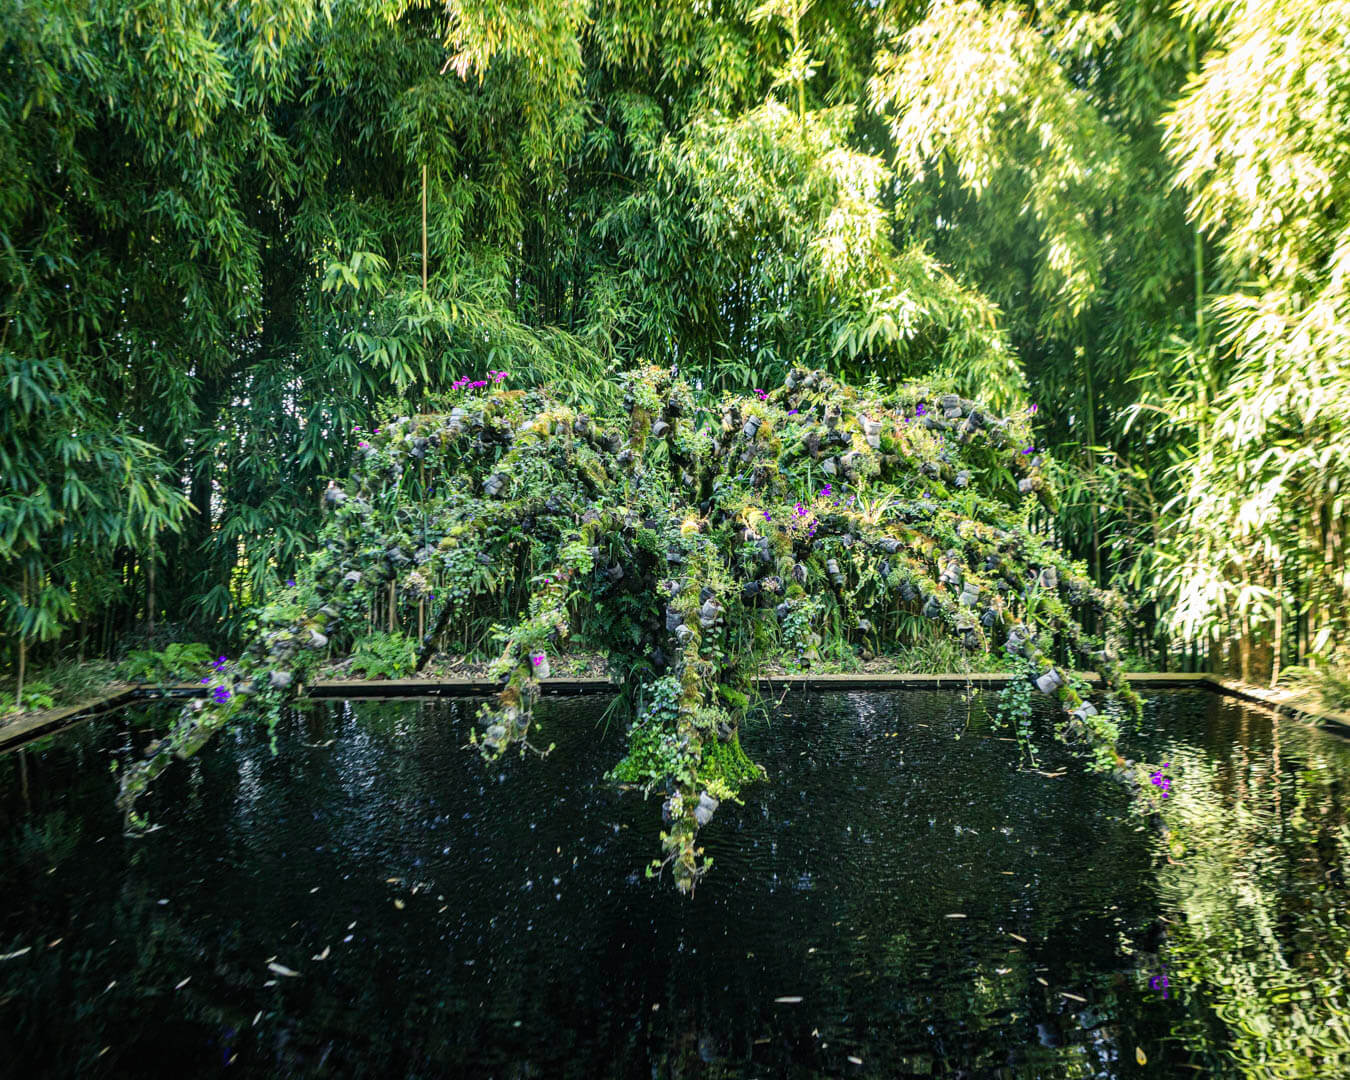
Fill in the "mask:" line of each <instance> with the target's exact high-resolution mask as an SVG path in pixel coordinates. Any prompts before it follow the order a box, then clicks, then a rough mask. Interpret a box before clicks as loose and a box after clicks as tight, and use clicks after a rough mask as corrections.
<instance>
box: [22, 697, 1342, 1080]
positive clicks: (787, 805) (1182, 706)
mask: <svg viewBox="0 0 1350 1080" xmlns="http://www.w3.org/2000/svg"><path fill="white" fill-rule="evenodd" d="M605 704H606V703H605V701H603V700H597V699H594V698H569V699H557V698H553V699H545V700H544V701H543V702H541V705H540V709H539V714H538V715H539V719H540V720H541V721H542V723H543V724H544V725H545V735H544V736H543V737H544V738H545V739H548V740H555V741H556V742H557V744H558V746H557V749H556V750H555V751H554V753H553V755H552V756H551V757H550V758H549V759H548V760H543V761H541V760H538V759H535V758H533V757H531V758H529V759H527V760H524V761H520V760H516V759H514V758H511V759H509V760H508V761H507V762H506V763H505V765H504V767H503V766H497V767H492V768H485V767H484V765H483V764H482V763H481V762H480V760H479V759H478V758H477V757H476V756H475V755H473V754H472V753H470V752H468V751H466V750H465V749H464V748H463V747H464V744H465V743H466V741H467V735H468V730H469V727H470V725H471V724H472V722H473V715H474V712H475V710H476V705H477V703H476V702H472V701H394V702H343V703H313V704H310V705H308V706H306V707H305V708H304V709H303V710H300V711H297V712H295V713H292V714H288V715H287V717H286V718H285V719H284V721H283V723H282V724H281V726H280V727H279V728H278V732H277V743H278V750H279V754H278V755H277V756H275V757H273V756H272V755H271V754H270V753H269V750H268V741H267V735H266V732H265V731H263V730H244V731H240V732H233V733H228V734H225V735H222V736H220V737H218V738H217V740H216V741H215V742H214V743H213V744H212V745H211V746H209V747H208V748H207V749H206V750H204V751H203V752H202V753H201V755H200V756H199V757H198V758H196V759H194V760H193V761H191V762H190V763H183V764H175V765H174V766H173V768H171V769H170V770H169V771H168V772H166V773H165V774H164V775H163V776H162V777H161V778H160V779H159V781H157V783H156V784H155V785H154V787H153V788H152V789H151V791H150V793H149V794H148V795H147V796H146V798H145V799H144V800H143V803H142V807H143V809H145V810H146V811H148V813H149V815H150V818H151V820H152V821H153V822H155V823H156V825H157V826H158V827H157V828H156V830H155V831H153V832H151V833H150V834H149V835H147V836H144V837H141V838H129V837H125V836H124V835H123V833H122V829H121V823H120V818H119V817H118V815H117V813H116V811H115V809H114V807H113V798H114V795H115V791H116V786H115V779H114V777H113V776H112V774H111V772H110V763H111V761H112V760H114V759H120V760H123V761H127V760H130V759H131V758H132V756H133V755H134V754H135V753H136V752H137V750H138V748H140V747H142V746H143V745H144V744H145V743H146V742H147V741H148V740H149V739H150V738H151V737H152V735H153V731H154V728H155V726H156V724H161V725H162V723H163V722H164V720H165V718H166V716H167V715H168V713H167V707H166V706H157V707H150V708H146V707H141V708H138V709H135V710H131V711H128V712H126V713H123V714H120V715H118V716H115V717H110V718H103V719H100V720H97V721H93V722H90V723H88V724H85V725H82V726H80V727H78V728H75V729H73V730H71V731H69V732H66V733H63V734H60V735H57V736H52V737H49V738H47V739H45V740H43V741H42V742H41V743H39V744H36V745H34V746H30V747H29V748H27V749H26V750H24V751H23V752H22V753H19V752H12V753H9V754H7V755H4V756H0V958H3V959H0V1062H2V1063H4V1065H3V1067H0V1073H4V1075H7V1076H8V1075H13V1076H23V1077H67V1076H76V1075H78V1076H81V1077H104V1076H107V1077H115V1076H128V1077H130V1076H136V1077H143V1076H158V1075H164V1076H176V1077H196V1076H217V1075H255V1076H299V1077H308V1076H320V1075H322V1076H328V1077H348V1076H350V1077H356V1076H408V1077H433V1076H434V1077H446V1076H463V1077H498V1078H524V1077H554V1076H559V1077H587V1078H591V1077H643V1078H649V1077H654V1078H666V1077H672V1078H673V1077H719V1078H731V1077H735V1078H741V1077H744V1078H747V1080H748V1078H752V1077H817V1076H819V1077H906V1076H935V1077H986V1076H987V1077H1019V1078H1020V1077H1045V1078H1060V1077H1088V1076H1092V1077H1131V1076H1146V1075H1147V1076H1158V1075H1167V1076H1187V1075H1195V1076H1220V1077H1227V1076H1232V1077H1256V1076H1310V1077H1312V1076H1322V1077H1326V1076H1334V1075H1350V1050H1347V1046H1350V1039H1347V1034H1346V1028H1345V1027H1344V1026H1343V1017H1344V1014H1345V1011H1346V1003H1347V998H1346V975H1345V969H1346V967H1347V959H1350V952H1348V951H1347V947H1348V946H1350V940H1348V939H1347V936H1348V935H1350V930H1347V929H1346V928H1347V927H1350V918H1348V917H1347V916H1350V904H1347V897H1346V892H1345V885H1344V876H1343V875H1344V873H1345V871H1346V869H1347V868H1348V867H1347V862H1348V861H1350V827H1348V826H1347V821H1346V815H1345V792H1346V790H1347V788H1346V786H1345V782H1346V780H1348V779H1350V744H1347V743H1346V742H1345V741H1343V740H1341V739H1339V738H1337V737H1335V736H1332V735H1329V734H1327V733H1323V732H1318V731H1315V730H1311V729H1308V728H1305V727H1302V726H1300V725H1297V724H1294V723H1292V722H1288V721H1281V722H1278V723H1273V722H1272V721H1271V720H1270V719H1269V718H1268V717H1267V716H1265V715H1264V714H1262V713H1259V712H1256V711H1253V710H1251V709H1249V708H1247V707H1244V706H1241V705H1238V704H1235V703H1232V702H1230V701H1228V700H1225V699H1222V698H1220V697H1218V696H1217V695H1214V694H1211V693H1208V692H1195V691H1185V692H1171V691H1163V692H1157V693H1154V694H1153V695H1152V696H1151V697H1150V698H1149V700H1148V704H1147V709H1146V713H1145V718H1144V721H1143V722H1142V723H1141V724H1140V725H1139V727H1138V730H1130V731H1129V733H1128V735H1127V738H1126V744H1127V745H1126V752H1127V753H1128V754H1135V755H1138V756H1140V757H1141V758H1144V759H1148V760H1153V761H1158V762H1161V761H1167V762H1170V765H1169V767H1168V770H1167V772H1168V774H1169V775H1170V777H1171V780H1172V784H1171V786H1170V790H1169V796H1168V799H1167V800H1166V802H1165V803H1164V808H1165V816H1166V818H1167V820H1168V823H1169V825H1170V826H1171V829H1172V832H1171V835H1170V837H1168V838H1164V837H1162V836H1160V835H1159V834H1158V833H1157V832H1156V831H1155V830H1153V829H1150V828H1146V827H1145V826H1144V825H1143V823H1142V822H1141V820H1140V818H1139V817H1138V815H1135V814H1132V813H1131V812H1130V809H1129V805H1130V802H1129V801H1130V796H1129V794H1128V793H1127V791H1126V790H1125V789H1124V788H1123V787H1122V786H1121V785H1120V784H1119V783H1118V782H1116V781H1113V780H1111V779H1105V778H1099V777H1094V776H1091V775H1089V774H1087V773H1086V772H1085V771H1084V769H1083V768H1082V766H1081V764H1080V763H1079V762H1078V761H1077V760H1076V759H1075V758H1073V757H1072V756H1071V755H1070V754H1069V753H1068V752H1067V751H1064V750H1063V749H1062V748H1059V747H1058V746H1057V745H1056V744H1054V743H1053V742H1052V741H1051V739H1050V738H1049V736H1048V734H1045V733H1044V732H1042V735H1041V737H1040V738H1039V739H1038V743H1037V745H1038V754H1037V763H1038V764H1037V768H1036V769H1034V770H1033V769H1031V768H1020V769H1019V767H1018V765H1019V754H1020V748H1019V746H1018V744H1017V743H1016V742H1015V741H1010V740H1009V739H1008V737H1007V736H1008V734H1009V733H1008V732H1006V731H1001V730H995V728H994V725H993V724H992V722H991V720H990V714H991V713H992V711H993V709H992V704H993V694H992V693H986V694H984V695H982V696H979V697H977V698H976V699H975V700H972V701H967V700H965V696H964V695H963V694H960V693H948V692H925V691H909V692H886V693H831V694H819V695H817V694H800V693H798V694H792V695H790V696H788V697H787V698H786V699H785V700H784V701H783V703H782V704H781V705H780V706H778V707H777V708H775V709H773V710H772V711H771V719H770V720H769V721H761V722H759V723H758V724H757V725H755V726H753V727H751V728H750V729H749V730H748V731H747V732H746V735H745V740H744V741H745V743H746V746H747V749H749V750H750V752H751V754H752V756H754V757H755V758H756V760H758V761H760V762H761V763H762V764H763V765H764V766H765V767H766V768H767V770H768V772H769V776H770V781H769V782H768V783H766V784H762V785H759V786H756V787H753V788H749V789H747V790H746V792H745V793H744V794H745V805H744V806H735V805H733V804H730V803H724V804H723V806H722V808H721V809H720V810H719V811H718V813H717V816H716V818H715V819H714V820H713V822H712V824H711V825H710V826H709V827H708V828H707V829H705V830H704V831H703V832H702V833H701V834H700V838H701V840H702V842H704V843H705V845H706V847H707V850H708V852H709V854H711V855H712V856H713V857H714V864H713V868H712V871H711V872H710V874H709V876H708V878H707V879H706V881H704V882H703V883H702V884H701V885H700V886H699V888H698V890H697V893H696V894H695V895H694V897H693V898H692V899H684V898H681V897H680V896H678V895H677V894H676V892H675V890H674V888H673V887H672V886H671V883H670V881H669V878H668V877H667V878H666V879H665V880H663V881H660V882H654V881H649V880H647V879H646V878H645V877H644V875H643V873H642V868H643V867H644V865H645V864H646V863H647V862H648V861H649V860H650V859H651V857H652V856H653V855H654V854H656V853H657V851H658V848H659V845H658V840H657V832H658V831H659V828H660V804H659V798H658V797H655V796H653V797H652V798H650V799H648V800H646V801H645V802H644V800H643V798H642V796H641V794H640V793H638V792H631V791H630V792H623V791H619V790H617V789H616V788H615V787H614V786H612V785H609V784H606V783H605V782H604V781H603V772H604V770H605V769H606V768H607V767H608V766H609V765H611V764H612V763H613V761H614V760H616V759H617V757H618V756H619V751H618V745H617V744H618V739H617V737H616V736H617V732H616V731H613V730H611V731H609V732H608V734H606V733H605V731H604V728H603V725H602V723H601V720H602V714H603V712H604V709H605ZM1041 720H1042V727H1045V726H1047V723H1048V722H1047V720H1046V718H1044V717H1042V718H1041ZM1061 771H1062V773H1061ZM15 954H17V955H15ZM1141 1052H1142V1055H1143V1057H1144V1059H1145V1060H1146V1061H1147V1063H1148V1064H1147V1065H1145V1066H1141V1065H1140V1064H1139V1063H1138V1061H1137V1055H1138V1054H1140V1053H1141ZM6 1070H8V1071H6Z"/></svg>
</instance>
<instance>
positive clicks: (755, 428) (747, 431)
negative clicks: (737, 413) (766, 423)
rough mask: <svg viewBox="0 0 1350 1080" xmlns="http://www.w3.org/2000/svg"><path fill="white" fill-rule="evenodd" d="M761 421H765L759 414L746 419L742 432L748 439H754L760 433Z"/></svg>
mask: <svg viewBox="0 0 1350 1080" xmlns="http://www.w3.org/2000/svg"><path fill="white" fill-rule="evenodd" d="M761 423H763V421H762V420H760V418H759V417H758V416H752V417H750V418H749V419H747V420H746V421H745V424H744V425H743V426H742V427H741V434H742V435H744V436H745V437H746V438H747V439H753V438H754V437H755V436H756V435H758V434H759V427H760V424H761Z"/></svg>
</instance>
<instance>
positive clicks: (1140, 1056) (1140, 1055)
mask: <svg viewBox="0 0 1350 1080" xmlns="http://www.w3.org/2000/svg"><path fill="white" fill-rule="evenodd" d="M1134 1060H1135V1061H1137V1062H1139V1064H1140V1065H1147V1064H1148V1055H1147V1054H1145V1053H1144V1048H1143V1047H1142V1046H1136V1047H1135V1048H1134Z"/></svg>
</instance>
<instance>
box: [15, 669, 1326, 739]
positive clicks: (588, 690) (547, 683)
mask: <svg viewBox="0 0 1350 1080" xmlns="http://www.w3.org/2000/svg"><path fill="white" fill-rule="evenodd" d="M1079 674H1080V675H1081V676H1082V677H1083V678H1084V679H1086V680H1087V681H1088V682H1089V683H1099V682H1100V681H1101V680H1100V677H1099V676H1097V675H1095V674H1093V673H1090V672H1080V673H1079ZM1125 677H1126V678H1127V679H1128V680H1129V681H1130V682H1131V683H1132V684H1134V685H1137V686H1141V687H1157V688H1165V687H1186V686H1207V687H1209V688H1211V689H1213V690H1215V691H1217V692H1218V693H1221V694H1224V695H1226V696H1228V697H1235V698H1238V699H1240V700H1243V701H1248V702H1251V703H1253V704H1256V705H1261V706H1263V707H1265V708H1268V709H1271V710H1273V711H1274V712H1276V713H1277V714H1282V715H1285V716H1291V717H1293V718H1295V719H1298V720H1301V721H1304V722H1311V723H1314V724H1317V725H1318V726H1320V727H1325V728H1330V729H1332V730H1335V731H1338V732H1341V733H1343V734H1350V714H1347V713H1338V712H1334V711H1331V710H1325V709H1319V708H1316V707H1314V706H1312V705H1309V704H1308V703H1306V702H1303V701H1300V700H1299V699H1298V698H1297V696H1296V695H1294V694H1291V693H1290V692H1289V691H1284V690H1267V689H1264V688H1263V687H1257V686H1248V685H1246V684H1243V683H1240V682H1237V681H1235V680H1232V679H1224V678H1221V677H1219V676H1217V675H1207V674H1204V673H1200V672H1163V671H1144V672H1129V673H1128V674H1127V675H1126V676H1125ZM1015 678H1018V676H1017V675H1015V674H1013V673H1011V672H1006V671H983V672H971V673H969V674H955V675H952V674H947V675H909V674H902V673H896V674H890V675H875V674H872V675H823V674H822V675H770V676H764V677H762V678H760V679H758V680H757V682H758V684H759V686H760V687H761V689H764V690H774V689H778V688H781V689H783V690H953V689H957V688H960V687H964V686H967V685H970V686H978V687H981V688H988V687H995V686H1004V685H1006V684H1007V683H1008V682H1010V681H1011V680H1012V679H1015ZM618 685H619V684H617V683H614V682H611V681H610V680H609V679H601V678H580V677H569V676H557V677H554V678H549V679H542V680H540V691H541V692H542V693H545V694H606V693H614V692H615V691H616V690H617V689H618ZM500 689H501V684H500V683H499V682H496V681H493V680H491V679H474V678H459V679H447V678H440V679H321V680H318V681H317V682H314V683H312V684H311V685H310V687H309V689H308V690H307V691H306V693H305V695H304V696H305V697H307V698H313V699H327V700H333V699H348V698H350V699H352V700H356V701H361V700H371V699H376V700H380V699H391V698H422V697H486V696H489V695H491V694H495V693H497V691H498V690H500ZM206 693H207V691H206V690H204V689H203V688H202V687H201V686H198V685H196V684H192V683H183V684H177V685H172V686H165V687H158V688H154V687H147V686H134V685H132V684H130V683H121V684H114V686H113V687H112V688H111V689H110V692H109V693H106V694H104V695H103V696H102V697H98V698H94V699H92V700H90V701H84V702H80V703H79V704H77V705H70V706H66V707H64V708H60V709H47V710H45V711H43V712H40V713H35V714H33V715H32V716H29V717H25V718H24V719H22V720H17V721H15V722H13V723H11V724H8V725H7V726H4V727H0V753H5V752H6V751H8V750H13V749H16V748H17V747H19V746H22V745H23V744H25V743H28V742H31V741H32V740H33V739H36V738H39V737H40V736H43V735H51V734H54V733H55V732H57V731H64V730H65V729H66V728H68V727H71V726H73V725H75V724H78V723H81V722H83V721H85V720H88V719H91V718H93V717H95V716H99V715H102V714H103V713H106V712H109V711H111V710H113V709H117V708H120V707H121V706H123V705H126V704H128V703H129V702H131V701H135V700H142V699H148V698H160V697H200V696H202V695H204V694H206Z"/></svg>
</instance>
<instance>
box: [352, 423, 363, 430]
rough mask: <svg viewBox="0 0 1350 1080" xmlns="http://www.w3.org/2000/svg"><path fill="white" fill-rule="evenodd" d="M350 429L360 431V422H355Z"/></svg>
mask: <svg viewBox="0 0 1350 1080" xmlns="http://www.w3.org/2000/svg"><path fill="white" fill-rule="evenodd" d="M352 430H353V431H360V430H361V425H360V424H357V425H356V426H355V427H353V428H352Z"/></svg>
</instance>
